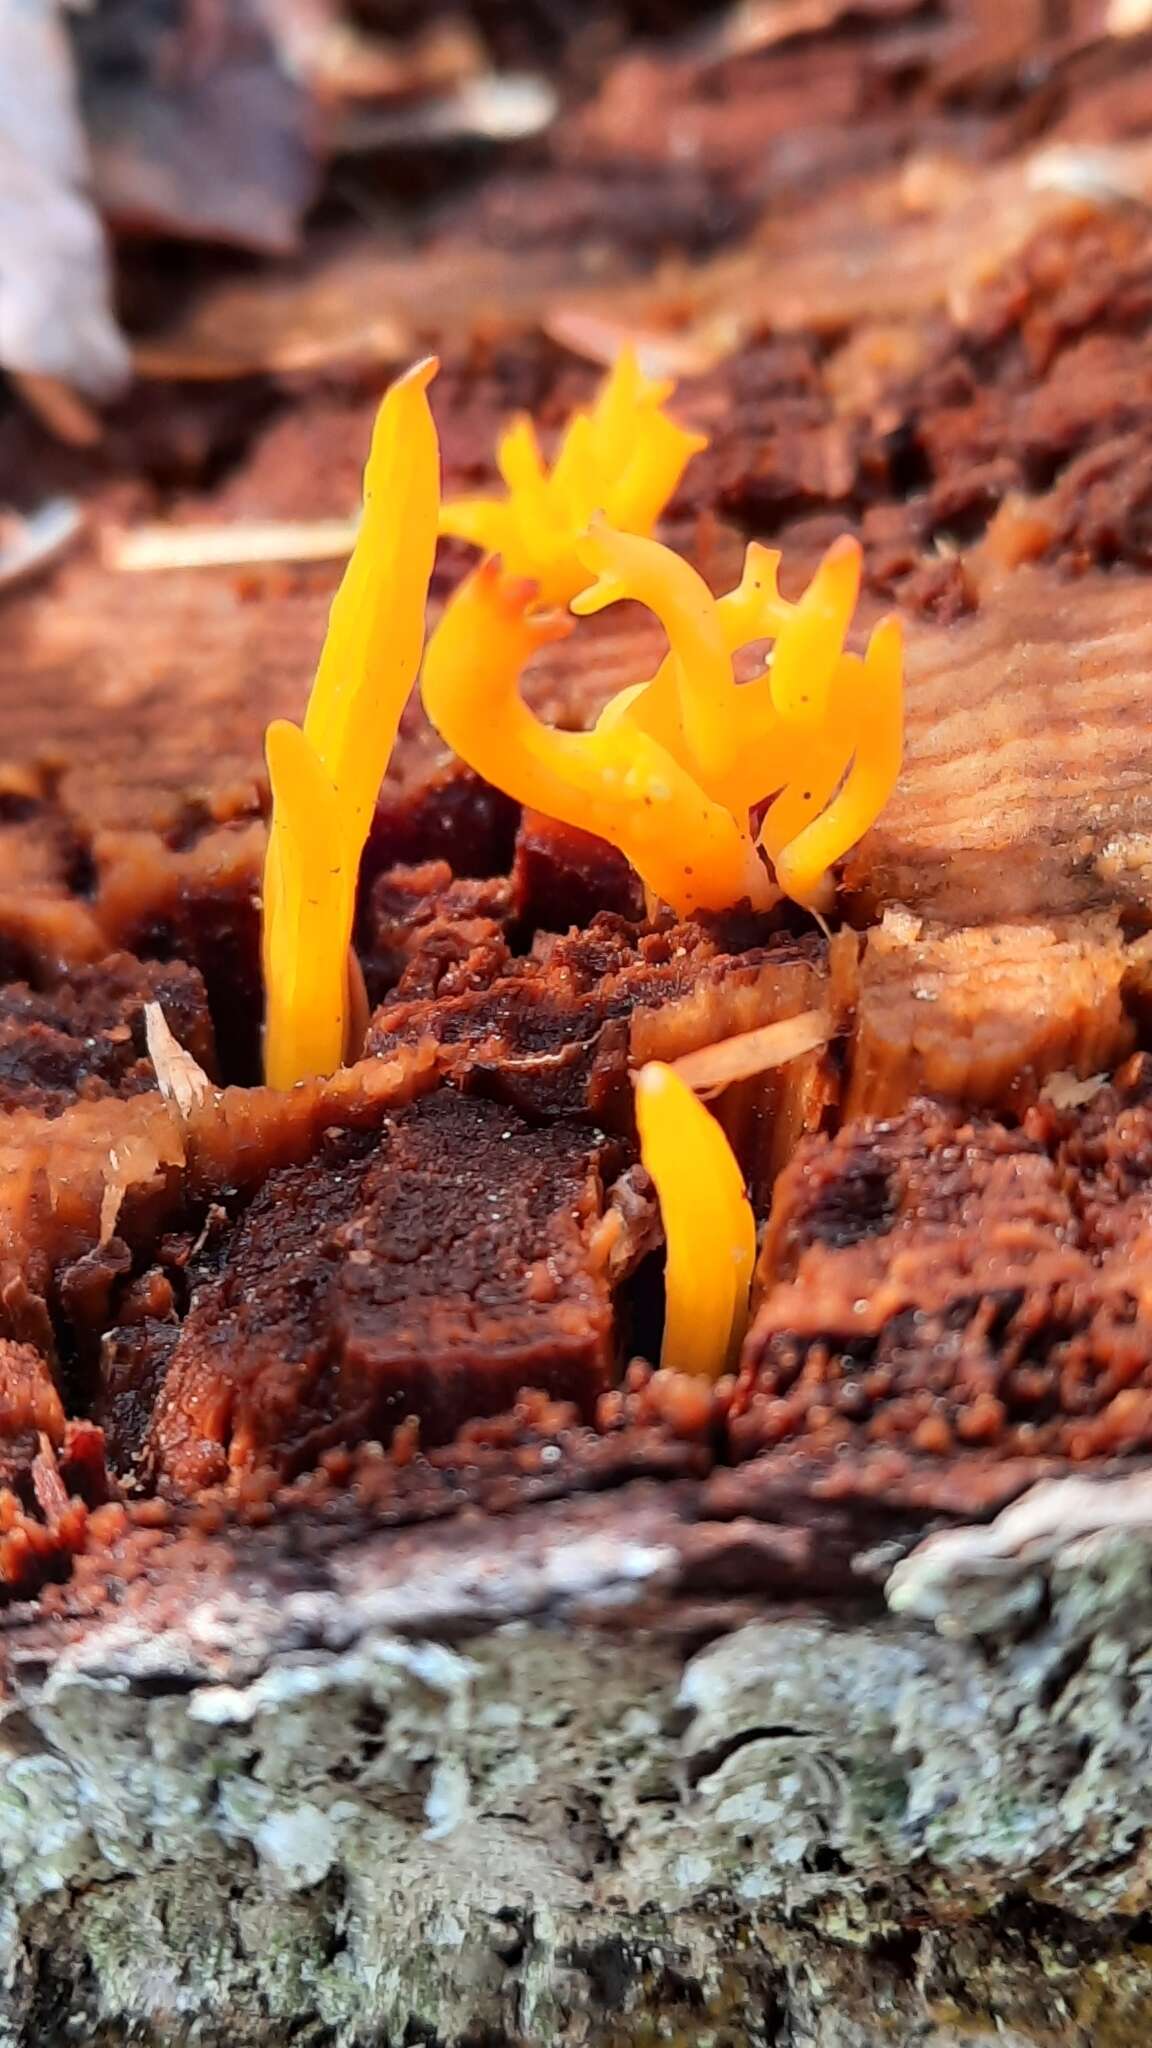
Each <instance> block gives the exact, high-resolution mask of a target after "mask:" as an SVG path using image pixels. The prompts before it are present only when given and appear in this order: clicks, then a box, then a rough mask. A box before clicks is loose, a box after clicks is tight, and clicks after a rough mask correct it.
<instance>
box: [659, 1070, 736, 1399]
mask: <svg viewBox="0 0 1152 2048" xmlns="http://www.w3.org/2000/svg"><path fill="white" fill-rule="evenodd" d="M636 1123H637V1127H638V1129H639V1133H640V1156H641V1158H642V1159H643V1162H644V1165H645V1166H646V1168H647V1169H648V1172H649V1173H650V1174H651V1176H652V1179H653V1181H654V1182H655V1184H656V1193H657V1195H658V1197H659V1200H660V1213H661V1216H662V1217H663V1221H664V1237H665V1240H666V1243H667V1247H668V1251H667V1261H666V1265H665V1273H664V1297H665V1310H664V1342H663V1345H662V1347H661V1352H660V1363H661V1365H662V1366H664V1367H666V1368H668V1369H669V1370H671V1371H673V1372H685V1373H693V1374H695V1375H697V1376H698V1377H700V1378H702V1379H711V1380H715V1379H718V1378H719V1377H720V1375H721V1373H723V1372H726V1371H728V1370H729V1368H730V1367H732V1366H733V1365H735V1363H736V1361H737V1358H738V1356H739V1351H740V1345H741V1343H742V1342H743V1338H744V1331H745V1327H746V1325H747V1320H748V1290H749V1287H750V1284H751V1280H752V1269H753V1266H754V1265H755V1262H756V1224H755V1220H754V1218H753V1215H752V1206H751V1203H750V1202H749V1200H748V1196H747V1193H746V1191H745V1187H744V1180H743V1176H742V1174H741V1172H740V1168H739V1166H738V1165H737V1163H736V1159H735V1157H734V1155H733V1152H732V1148H731V1146H730V1145H729V1143H728V1140H727V1138H726V1137H725V1135H724V1132H723V1130H722V1129H721V1127H720V1125H719V1124H718V1123H717V1121H716V1119H715V1117H714V1116H713V1115H712V1114H711V1112H710V1111H709V1110H707V1109H706V1108H705V1107H704V1104H703V1103H702V1102H700V1101H699V1100H698V1098H697V1097H696V1096H695V1095H694V1094H693V1092H692V1090H691V1088H689V1087H688V1085H687V1083H686V1082H684V1081H682V1080H681V1078H680V1076H679V1075H678V1074H677V1073H675V1072H674V1070H673V1069H672V1068H671V1067H667V1066H664V1065H662V1064H661V1063H660V1062H659V1061H655V1060H654V1061H651V1062H649V1064H648V1065H647V1066H644V1067H642V1068H641V1069H640V1072H639V1074H638V1075H637V1076H636Z"/></svg>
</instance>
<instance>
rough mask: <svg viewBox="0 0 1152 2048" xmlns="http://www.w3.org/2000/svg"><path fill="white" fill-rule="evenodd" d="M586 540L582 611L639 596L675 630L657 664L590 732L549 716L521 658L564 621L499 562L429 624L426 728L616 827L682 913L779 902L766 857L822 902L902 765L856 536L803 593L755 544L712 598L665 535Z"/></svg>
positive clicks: (580, 818)
mask: <svg viewBox="0 0 1152 2048" xmlns="http://www.w3.org/2000/svg"><path fill="white" fill-rule="evenodd" d="M578 554H579V558H580V560H581V561H582V562H583V564H584V566H585V571H586V573H591V574H592V575H594V576H595V578H596V581H595V582H594V583H593V584H592V586H591V588H589V589H586V590H585V591H584V592H583V593H582V595H580V596H579V597H577V598H576V599H575V600H574V602H573V605H572V609H573V611H575V612H577V613H579V614H586V613H589V612H593V611H598V610H600V609H601V608H602V607H603V606H605V605H607V604H611V603H614V602H615V601H616V600H617V599H620V598H633V599H635V600H637V601H638V602H640V603H641V604H644V605H647V606H648V608H649V609H650V610H651V611H653V612H654V613H655V614H656V616H657V618H658V619H659V620H660V622H661V624H662V625H663V627H664V629H665V631H666V633H667V635H668V646H669V652H668V655H667V657H666V658H665V660H664V661H663V662H662V664H661V666H660V668H659V669H658V670H657V672H656V674H655V675H654V676H653V677H652V678H651V679H650V680H649V681H648V682H646V683H640V684H637V685H635V686H633V687H632V688H630V689H627V690H623V691H621V692H620V694H619V695H618V696H617V697H615V698H613V700H612V702H611V703H610V704H608V705H607V706H606V707H605V709H604V711H603V712H602V713H601V715H600V718H599V720H598V722H597V724H596V726H595V728H594V730H593V731H592V732H589V733H566V732H557V731H554V730H552V729H551V728H550V727H548V726H546V725H544V724H542V723H541V721H540V720H539V719H537V718H536V717H534V715H533V714H532V713H531V712H530V711H529V710H528V708H527V706H526V705H525V704H524V702H523V700H522V698H521V696H520V692H519V678H520V673H521V670H522V669H523V668H524V666H525V664H526V662H527V661H528V659H529V658H530V656H531V655H532V653H533V652H534V651H535V649H536V648H537V647H538V646H540V645H541V644H542V642H544V641H545V640H548V639H553V638H555V637H557V636H558V635H559V634H561V633H563V632H566V631H567V630H569V627H568V622H567V621H566V620H564V619H562V618H558V617H551V618H541V617H540V616H539V615H538V614H536V613H534V611H533V605H534V601H535V596H536V593H535V590H534V587H533V586H532V585H530V584H524V583H520V582H515V581H508V580H505V579H502V578H501V576H500V574H499V568H498V565H497V564H495V563H493V562H489V563H486V564H484V565H483V566H482V567H481V568H480V569H479V570H478V571H476V572H475V573H474V574H473V575H472V576H471V577H470V578H469V579H468V580H467V582H466V583H465V584H463V585H462V586H461V588H460V590H459V591H458V592H457V593H456V596H455V597H454V599H453V600H452V602H451V604H450V605H449V606H448V608H447V611H446V612H445V615H444V617H443V619H442V620H441V622H440V625H439V627H438V628H437V630H436V632H435V634H434V635H433V637H432V641H431V643H430V646H429V649H428V658H427V662H426V664H425V673H424V702H425V706H426V708H427V711H428V715H429V717H430V718H431V719H432V722H433V724H434V725H436V727H437V728H438V730H439V731H440V732H441V734H442V735H443V737H444V738H445V739H446V740H447V741H448V743H449V744H450V745H451V746H452V747H454V748H455V750H456V752H457V753H458V754H460V755H461V756H462V758H463V759H464V760H466V761H468V762H469V763H470V764H471V766H472V767H474V768H476V769H477V770H478V771H479V773H480V774H482V775H483V776H485V777H486V778H487V779H488V780H489V781H490V782H493V783H495V784H496V785H497V787H498V788H500V789H503V790H504V791H505V792H506V793H507V794H508V795H510V796H512V797H514V798H516V799H517V800H518V801H519V802H520V803H523V804H526V805H531V806H532V807H533V808H534V809H536V810H541V811H544V812H547V813H548V814H549V815H550V816H552V817H554V818H558V819H559V820H561V822H563V823H565V824H571V825H579V826H583V827H584V828H585V829H586V830H589V831H592V832H596V833H599V835H600V836H601V837H602V838H604V839H608V840H610V841H611V842H612V844H613V845H615V846H617V847H619V848H620V849H621V851H622V852H624V853H625V854H626V855H627V857H628V859H629V860H630V861H631V862H632V865H633V866H634V867H635V868H636V870H637V872H638V873H639V875H640V876H641V877H642V879H643V881H644V883H645V885H646V886H647V888H648V889H649V891H650V892H651V893H652V894H653V895H654V896H657V897H660V898H662V899H663V901H665V902H666V903H669V904H671V906H672V908H673V909H675V910H676V911H678V912H679V913H680V914H681V915H682V916H686V915H689V914H691V913H692V912H694V911H698V910H721V909H724V908H726V907H728V906H729V905H731V904H734V903H737V902H740V901H741V900H743V899H745V898H746V899H747V900H748V901H749V902H750V903H751V904H752V905H753V906H754V907H760V908H762V907H765V906H766V905H767V904H769V903H770V902H771V901H772V900H773V896H774V891H773V888H772V884H771V882H770V878H769V873H768V869H767V866H766V865H765V862H764V860H763V859H762V858H761V852H763V853H764V854H767V855H768V856H769V857H770V858H771V860H772V862H773V864H774V866H775V870H776V878H777V881H778V883H779V886H780V888H781V889H783V890H784V891H785V892H786V893H787V894H788V895H789V896H792V897H793V898H795V900H796V901H797V902H800V903H804V904H807V905H808V906H810V907H811V908H813V909H818V908H821V907H822V906H823V904H824V903H825V900H826V898H827V896H828V893H829V887H830V885H829V883H828V879H827V876H828V869H829V868H830V867H831V866H832V864H833V863H834V862H835V861H836V860H838V859H839V858H840V857H841V856H842V855H843V854H845V853H846V852H847V851H848V849H849V847H851V846H852V845H854V844H855V842H856V841H857V840H858V839H859V838H860V837H861V836H862V835H863V833H864V832H865V831H866V830H867V828H868V826H869V825H870V824H871V823H872V822H873V820H874V819H875V817H876V816H877V814H878V812H879V811H880V809H881V808H882V806H883V805H884V803H885V802H886V801H887V799H888V796H889V795H890V793H891V791H892V788H893V785H894V783H895V781H896V777H897V775H898V773H899V769H900V756H901V745H902V734H903V677H902V658H901V640H900V630H899V625H898V623H897V621H896V620H895V619H887V620H885V621H884V622H883V623H882V624H881V625H880V626H878V627H877V628H876V630H875V632H874V633H873V635H872V637H871V640H870V641H869V644H868V649H867V652H866V653H865V654H864V655H863V657H861V656H859V655H855V654H849V653H846V652H845V651H844V644H843V643H844V635H845V633H846V631H847V629H848V626H849V624H850V622H851V618H852V613H853V610H854V608H855V604H856V598H857V595H858V591H859V584H860V550H859V546H858V544H857V543H856V542H855V541H853V540H851V539H849V538H844V539H842V540H840V541H838V542H836V543H835V544H834V546H833V547H832V548H830V549H829V551H828V553H827V555H826V556H825V558H824V561H823V562H822V563H821V565H820V567H819V568H818V570H817V572H816V574H815V576H814V577H813V579H812V581H811V583H810V584H809V586H808V588H807V590H806V591H805V592H804V594H803V596H802V597H801V598H800V599H799V601H798V602H797V603H794V604H793V603H789V602H788V601H787V600H786V599H784V598H782V597H781V596H780V593H779V591H778V589H777V584H776V574H777V568H778V564H779V556H778V555H777V554H776V553H775V552H774V551H773V550H771V549H768V548H763V547H760V546H758V545H756V544H753V545H752V546H751V547H749V549H748V551H747V555H746V559H745V565H744V574H743V577H742V578H741V581H740V584H739V585H738V587H737V588H736V589H735V590H732V591H729V592H728V594H727V596H725V597H722V598H720V599H715V598H713V596H712V594H711V592H710V591H709V589H708V586H707V585H706V584H705V583H704V581H703V580H702V578H701V577H700V576H698V575H697V573H696V571H695V570H694V569H693V568H692V567H691V566H690V565H689V564H688V563H687V562H685V561H682V560H681V559H680V557H679V556H678V555H676V554H675V553H674V552H673V551H672V550H671V549H670V548H665V547H662V546H661V545H660V543H659V542H657V541H654V540H649V539H645V538H642V537H640V536H637V535H635V534H625V533H620V532H617V531H615V530H614V529H613V528H612V527H610V526H609V525H608V524H607V523H606V522H604V521H602V520H597V521H594V522H593V524H592V526H591V528H590V530H589V532H588V533H587V534H586V535H585V536H584V538H583V539H582V540H581V541H580V543H579V545H578ZM766 639H771V640H773V641H774V643H775V645H774V651H773V656H772V659H771V661H770V662H769V664H768V665H767V666H766V667H764V668H763V669H762V671H761V673H760V674H759V675H757V676H756V677H754V678H753V679H752V680H751V681H746V682H737V681H736V679H735V675H734V672H733V656H734V655H735V654H737V653H738V652H739V651H740V650H741V649H742V648H744V647H747V646H749V645H751V644H752V643H754V642H758V641H763V640H766ZM769 800H770V801H769ZM766 802H767V809H766V810H765V811H763V816H762V819H761V822H760V826H759V830H758V831H755V830H754V824H753V819H754V817H756V816H757V815H759V814H760V812H761V810H762V807H763V806H764V805H765V803H766Z"/></svg>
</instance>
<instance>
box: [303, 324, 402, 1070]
mask: <svg viewBox="0 0 1152 2048" xmlns="http://www.w3.org/2000/svg"><path fill="white" fill-rule="evenodd" d="M436 367H437V366H436V363H435V362H434V361H433V360H429V361H427V362H423V363H418V364H417V365H416V367H415V368H414V369H412V370H409V371H408V373H407V375H406V376H404V377H400V378H398V379H397V381H396V383H395V384H393V385H392V387H391V389H390V390H389V391H388V392H387V393H386V394H385V396H384V400H383V402H382V404H381V406H380V410H379V412H378V414H377V416H376V425H375V429H374V431H373V435H372V446H371V450H370V452H369V456H368V462H367V466H366V468H365V471H364V517H363V520H362V522H361V526H360V532H359V534H358V536H357V540H356V545H355V547H354V548H353V550H352V555H351V559H350V560H349V563H348V567H347V569H346V570H345V572H344V577H343V580H342V582H341V584H340V588H339V590H338V591H337V592H336V596H335V598H334V599H333V602H332V610H331V613H330V615H329V620H328V632H327V636H326V638H325V641H324V647H323V650H322V652H321V655H320V663H319V667H318V668H317V671H316V680H315V682H314V683H313V685H312V693H311V696H310V698H309V700H308V708H307V711H306V713H305V716H304V725H303V730H301V728H300V727H299V726H297V725H293V724H292V723H291V722H290V721H289V720H287V719H276V720H275V721H274V722H273V724H271V725H270V726H269V728H268V735H267V742H266V746H267V756H268V774H269V780H270V782H271V786H272V822H271V828H270V831H269V836H268V854H267V859H266V861H265V867H264V929H263V959H264V990H265V1022H264V1073H265V1078H266V1080H267V1081H268V1083H269V1084H270V1086H272V1087H274V1088H290V1087H291V1086H293V1084H294V1083H295V1082H296V1081H300V1080H303V1079H305V1078H307V1077H308V1076H311V1075H315V1074H330V1073H332V1072H333V1071H334V1069H335V1068H336V1067H338V1066H339V1065H340V1063H341V1061H342V1060H343V1059H345V1058H346V1057H347V1056H348V1054H349V1052H352V1051H355V1050H356V1049H357V1048H355V1047H353V1046H352V1044H351V1037H352V1035H353V1019H354V1017H355V1013H356V999H355V998H356V989H355V975H356V969H355V962H354V961H353V960H352V958H351V953H350V948H351V941H352V921H353V916H354V912H355V903H356V878H357V874H358V872H359V867H360V856H361V853H362V852H363V848H364V842H365V840H366V838H367V836H368V830H369V827H370V825H371V823H372V816H373V812H374V810H375V805H376V797H377V794H378V792H379V789H380V784H381V782H382V781H383V779H384V771H385V769H386V768H387V766H388V761H389V757H390V755H391V752H392V748H393V745H394V744H395V740H396V731H397V727H398V726H399V723H400V715H401V713H402V711H403V709H404V704H405V701H406V699H407V696H408V693H409V690H410V689H411V687H412V684H413V682H414V681H415V678H416V671H417V669H418V667H419V665H420V655H421V651H422V648H423V645H424V610H425V605H426V602H427V597H428V585H429V583H430V581H431V578H432V562H433V557H434V555H435V551H436V526H437V519H438V516H439V509H440V453H439V446H438V443H437V439H436V429H435V426H434V424H433V421H432V413H431V408H430V407H429V404H428V385H429V383H430V382H431V379H432V377H433V376H434V375H435V372H436Z"/></svg>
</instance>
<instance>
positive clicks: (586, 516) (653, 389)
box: [440, 348, 707, 604]
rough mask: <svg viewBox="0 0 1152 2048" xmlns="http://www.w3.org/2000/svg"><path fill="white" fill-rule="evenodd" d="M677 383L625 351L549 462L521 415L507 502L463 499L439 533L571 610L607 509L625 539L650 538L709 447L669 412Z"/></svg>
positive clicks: (505, 452) (508, 438)
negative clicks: (594, 531) (589, 539)
mask: <svg viewBox="0 0 1152 2048" xmlns="http://www.w3.org/2000/svg"><path fill="white" fill-rule="evenodd" d="M674 390H675V385H674V384H673V383H672V382H671V381H670V380H665V381H659V382H657V381H656V380H654V379H651V378H648V377H646V376H645V375H644V373H643V371H642V370H641V368H640V365H639V363H638V362H637V359H636V354H635V351H634V350H633V349H631V348H626V349H625V350H624V351H623V353H622V354H621V355H620V356H619V358H618V359H617V362H616V364H615V366H614V368H613V369H612V371H611V372H610V374H609V376H608V377H607V378H606V379H605V381H604V384H603V386H602V388H601V391H600V395H599V397H598V398H597V400H596V403H595V405H594V406H593V408H592V410H591V411H590V412H578V413H576V414H574V415H573V417H572V419H571V420H570V421H569V423H568V427H567V429H566V431H565V434H564V438H563V440H562V442H561V444H560V448H559V452H558V453H557V456H556V460H555V461H554V463H553V464H552V467H551V469H549V468H547V466H546V465H545V462H544V459H543V456H542V455H541V453H540V445H539V442H538V440H537V438H536V429H535V427H534V425H533V423H532V421H531V420H530V419H529V418H528V417H527V416H526V415H522V416H521V417H520V418H519V419H516V420H514V421H513V423H512V425H511V426H510V427H509V428H508V430H507V432H506V433H505V434H504V436H503V437H502V439H501V442H500V446H499V449H498V451H497V457H496V460H497V467H498V468H499V471H500V475H501V477H502V478H503V481H504V484H505V486H506V495H505V496H503V497H475V498H457V499H455V500H454V501H450V502H449V503H448V504H447V505H445V507H444V509H443V511H442V513H441V515H440V531H441V532H442V533H448V534H454V535H455V536H456V537H457V538H458V539H460V540H468V541H474V542H475V543H476V545H477V546H478V547H481V548H483V549H484V551H485V553H486V554H493V555H499V556H500V557H501V558H502V560H503V562H504V566H505V569H506V570H507V571H508V573H509V575H512V576H530V577H531V578H532V579H533V581H534V582H535V583H536V584H537V586H538V590H539V600H540V602H541V603H542V604H566V603H567V602H568V600H569V598H571V597H574V596H575V594H576V592H577V591H578V590H582V589H583V587H584V585H585V583H586V582H587V580H588V579H587V576H586V575H585V573H584V569H583V565H582V562H581V559H580V554H579V547H578V544H579V541H580V538H581V536H582V535H583V533H584V531H585V529H586V527H587V525H588V522H589V520H590V519H591V518H592V516H593V514H594V513H596V512H599V511H602V512H603V513H604V514H605V516H606V517H607V518H608V519H609V520H611V522H612V524H613V526H616V527H619V528H621V529H622V530H623V531H624V532H626V533H640V534H648V533H651V531H652V528H653V527H654V525H655V524H656V521H657V519H658V518H659V517H660V514H661V512H662V511H663V510H664V507H665V505H666V504H667V503H668V500H669V499H670V498H671V496H672V494H673V492H674V491H675V489H676V487H677V485H678V484H679V482H680V479H681V477H682V476H683V474H684V471H685V468H686V467H687V465H688V463H689V461H690V460H691V458H692V456H693V455H695V454H697V453H698V452H699V450H700V449H701V448H705V447H706V446H707V439H706V437H705V436H703V435H701V434H690V433H688V432H686V430H685V429H684V428H683V427H678V426H677V425H676V423H675V421H674V420H670V419H669V418H668V415H667V413H666V412H665V411H664V406H665V404H666V402H667V400H668V399H669V398H670V397H671V395H672V392H673V391H674Z"/></svg>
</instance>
